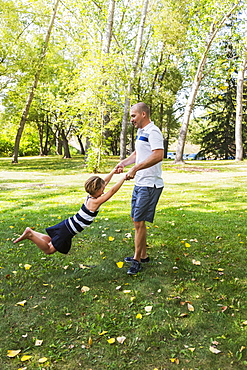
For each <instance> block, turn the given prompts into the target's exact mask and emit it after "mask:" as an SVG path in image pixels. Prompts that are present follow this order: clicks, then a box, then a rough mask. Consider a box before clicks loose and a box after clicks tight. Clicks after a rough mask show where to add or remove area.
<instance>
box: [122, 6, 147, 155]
mask: <svg viewBox="0 0 247 370" xmlns="http://www.w3.org/2000/svg"><path fill="white" fill-rule="evenodd" d="M148 2H149V0H144V4H143V8H142V15H141V20H140V24H139V29H138V34H137V39H136V47H135V53H134V61H133V65H132V70H131V73H130V78H129V82H128V88H127V92H126V97H125V102H124V114H123V119H122V130H121V134H120V159H124V158H126V138H127V127H128V115H129V108H130V96H131V92H132V89H133V83H134V80H135V77H136V74H137V68H138V64H139V60H140V53H141V46H142V38H143V32H144V25H145V21H146V16H147V9H148Z"/></svg>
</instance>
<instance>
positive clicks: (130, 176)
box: [115, 165, 136, 180]
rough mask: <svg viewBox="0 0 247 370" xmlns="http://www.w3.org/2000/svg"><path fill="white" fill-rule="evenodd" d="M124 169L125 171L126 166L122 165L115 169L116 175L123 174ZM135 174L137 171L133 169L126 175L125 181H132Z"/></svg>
mask: <svg viewBox="0 0 247 370" xmlns="http://www.w3.org/2000/svg"><path fill="white" fill-rule="evenodd" d="M123 169H124V166H121V165H117V166H116V167H115V170H116V173H122V172H123ZM135 174H136V171H135V169H134V167H132V168H131V169H130V170H129V171H128V172H127V173H126V176H125V179H126V180H131V179H133V178H134V177H135Z"/></svg>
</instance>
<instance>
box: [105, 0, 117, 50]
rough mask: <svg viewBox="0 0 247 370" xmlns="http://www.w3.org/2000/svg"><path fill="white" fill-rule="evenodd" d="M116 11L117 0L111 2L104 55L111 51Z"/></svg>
mask: <svg viewBox="0 0 247 370" xmlns="http://www.w3.org/2000/svg"><path fill="white" fill-rule="evenodd" d="M114 11H115V0H110V1H109V7H108V18H107V26H106V31H105V37H104V42H103V53H104V54H108V53H109V51H110V45H111V39H112V28H113V20H114Z"/></svg>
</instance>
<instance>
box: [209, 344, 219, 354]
mask: <svg viewBox="0 0 247 370" xmlns="http://www.w3.org/2000/svg"><path fill="white" fill-rule="evenodd" d="M209 351H210V352H212V353H215V354H216V355H217V354H218V353H220V352H221V351H220V350H219V349H217V348H215V347H213V346H210V347H209Z"/></svg>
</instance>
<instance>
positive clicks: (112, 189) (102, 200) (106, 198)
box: [90, 174, 126, 209]
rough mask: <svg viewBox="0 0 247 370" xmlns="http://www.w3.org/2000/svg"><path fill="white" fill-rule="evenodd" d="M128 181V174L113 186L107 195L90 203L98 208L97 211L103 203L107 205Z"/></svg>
mask: <svg viewBox="0 0 247 370" xmlns="http://www.w3.org/2000/svg"><path fill="white" fill-rule="evenodd" d="M125 180H126V174H124V175H123V176H121V179H120V180H119V181H118V182H117V183H116V184H115V185H113V187H112V188H111V189H110V190H108V192H107V193H105V194H103V195H101V196H100V197H98V198H96V199H90V201H91V202H92V203H93V204H94V205H95V206H96V209H97V208H98V207H99V206H100V205H101V204H103V203H105V202H106V201H107V200H108V199H110V198H111V197H112V196H113V195H114V194H115V193H116V192H117V191H118V190H119V189H120V187H121V186H122V185H123V183H124V181H125Z"/></svg>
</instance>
